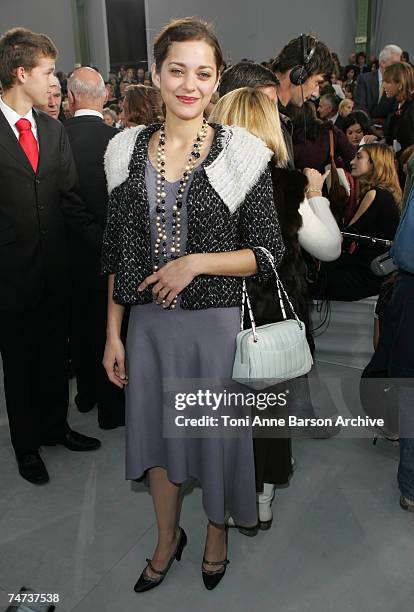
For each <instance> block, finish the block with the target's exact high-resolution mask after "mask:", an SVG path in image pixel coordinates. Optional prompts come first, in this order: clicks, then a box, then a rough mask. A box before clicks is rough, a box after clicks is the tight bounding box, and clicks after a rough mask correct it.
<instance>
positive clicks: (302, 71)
mask: <svg viewBox="0 0 414 612" xmlns="http://www.w3.org/2000/svg"><path fill="white" fill-rule="evenodd" d="M300 38H301V41H302V64H301V65H299V66H295V67H294V68H292V70H291V72H290V82H291V83H292V84H293V85H296V86H297V85H303V83H304V82H305V81H306V80H307V79H308V78H309V76H310V75H309V74H308V68H309V64H310V61H311V59H312V57H313V56H314V53H315V51H316V45H317V44H318V39H317V38H314V43H313V46H312V49H311V50H310V51H308V38H307V36H306V34H301V35H300Z"/></svg>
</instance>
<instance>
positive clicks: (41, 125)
mask: <svg viewBox="0 0 414 612" xmlns="http://www.w3.org/2000/svg"><path fill="white" fill-rule="evenodd" d="M33 117H34V118H35V121H36V126H37V141H38V143H39V161H38V164H37V172H36V174H39V173H40V171H41V170H42V168H43V166H44V163H45V148H46V137H47V127H46V122H45V121H44V119H43V117H42V115H41V114H40V113H39V112H38V111H37V110H36V109H33Z"/></svg>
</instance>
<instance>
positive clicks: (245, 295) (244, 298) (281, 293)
mask: <svg viewBox="0 0 414 612" xmlns="http://www.w3.org/2000/svg"><path fill="white" fill-rule="evenodd" d="M257 248H258V249H260V250H261V251H262V252H263V253H264V254H265V255H266V257H267V259H268V260H269V263H270V265H271V266H272V269H273V272H274V273H275V277H276V287H277V293H278V296H279V304H280V310H281V312H282V317H283V320H284V321H286V319H287V315H286V310H285V305H284V303H283V297H285V299H286V301H287V303H288V304H289V306H290V309H291V311H292V313H293V316H294V317H295V319H296V323H297V324H298V325H299V328H300V329H302V326H303V323H302V321H301V320H300V319H299V317H298V315H297V314H296V312H295V309H294V308H293V305H292V302H291V301H290V299H289V296H288V294H287V293H286V290H285V288H284V286H283V283H282V281H281V280H280V277H279V274H278V272H277V269H276V266H275V260H274V257H273V255H272V254H271V253H270V252H269V251H268V250H267V249H265V248H264V247H257ZM245 303H247V309H248V311H249V318H250V323H251V325H252V334H253V340H254V342H257V341H258V339H259V338H258V335H257V331H256V322H255V320H254V315H253V310H252V305H251V303H250V298H249V294H248V292H247V286H246V279H245V278H243V293H242V303H241V312H240V329H241V331H243V328H244V309H245Z"/></svg>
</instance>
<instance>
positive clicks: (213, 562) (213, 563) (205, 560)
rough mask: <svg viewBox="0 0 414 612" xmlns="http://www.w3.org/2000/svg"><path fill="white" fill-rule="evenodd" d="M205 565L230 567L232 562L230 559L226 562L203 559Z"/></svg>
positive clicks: (225, 560)
mask: <svg viewBox="0 0 414 612" xmlns="http://www.w3.org/2000/svg"><path fill="white" fill-rule="evenodd" d="M203 563H205V564H206V565H228V564H229V563H230V561H229V560H228V559H224V561H207V559H206V558H205V557H203Z"/></svg>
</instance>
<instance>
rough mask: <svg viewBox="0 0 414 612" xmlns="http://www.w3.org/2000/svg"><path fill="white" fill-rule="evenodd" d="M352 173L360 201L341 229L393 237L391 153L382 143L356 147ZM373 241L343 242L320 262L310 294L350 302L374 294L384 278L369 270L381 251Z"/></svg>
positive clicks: (395, 204) (395, 199)
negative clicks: (334, 254)
mask: <svg viewBox="0 0 414 612" xmlns="http://www.w3.org/2000/svg"><path fill="white" fill-rule="evenodd" d="M352 176H354V177H355V178H359V179H360V180H361V201H360V204H359V206H358V208H357V210H356V213H355V215H354V217H353V218H352V219H351V221H350V223H349V225H348V226H347V227H346V228H345V231H347V232H350V233H354V234H360V235H364V236H372V237H375V238H385V239H386V240H393V238H394V235H395V232H396V230H397V226H398V222H399V215H400V203H401V188H400V185H399V181H398V176H397V172H396V169H395V164H394V155H393V151H392V149H391V148H390V147H388V146H387V145H385V144H380V143H371V144H367V145H363V146H362V147H360V149H359V151H358V153H357V155H356V157H355V159H354V160H353V161H352ZM385 251H386V249H385V248H384V247H383V246H379V245H375V244H365V243H363V242H360V243H352V244H349V242H348V243H347V242H346V243H344V247H343V252H342V254H341V256H340V258H339V259H338V260H337V261H334V262H329V263H323V264H322V265H321V269H320V276H319V281H318V284H317V287H315V288H314V297H317V298H325V299H328V300H342V301H345V302H353V301H355V300H361V299H363V298H366V297H369V296H372V295H377V294H378V292H379V290H380V287H381V283H382V281H383V280H384V279H383V278H382V277H380V276H375V275H374V274H373V272H371V267H370V266H371V262H372V260H373V259H375V257H377V256H378V255H381V254H382V253H384V252H385Z"/></svg>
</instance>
